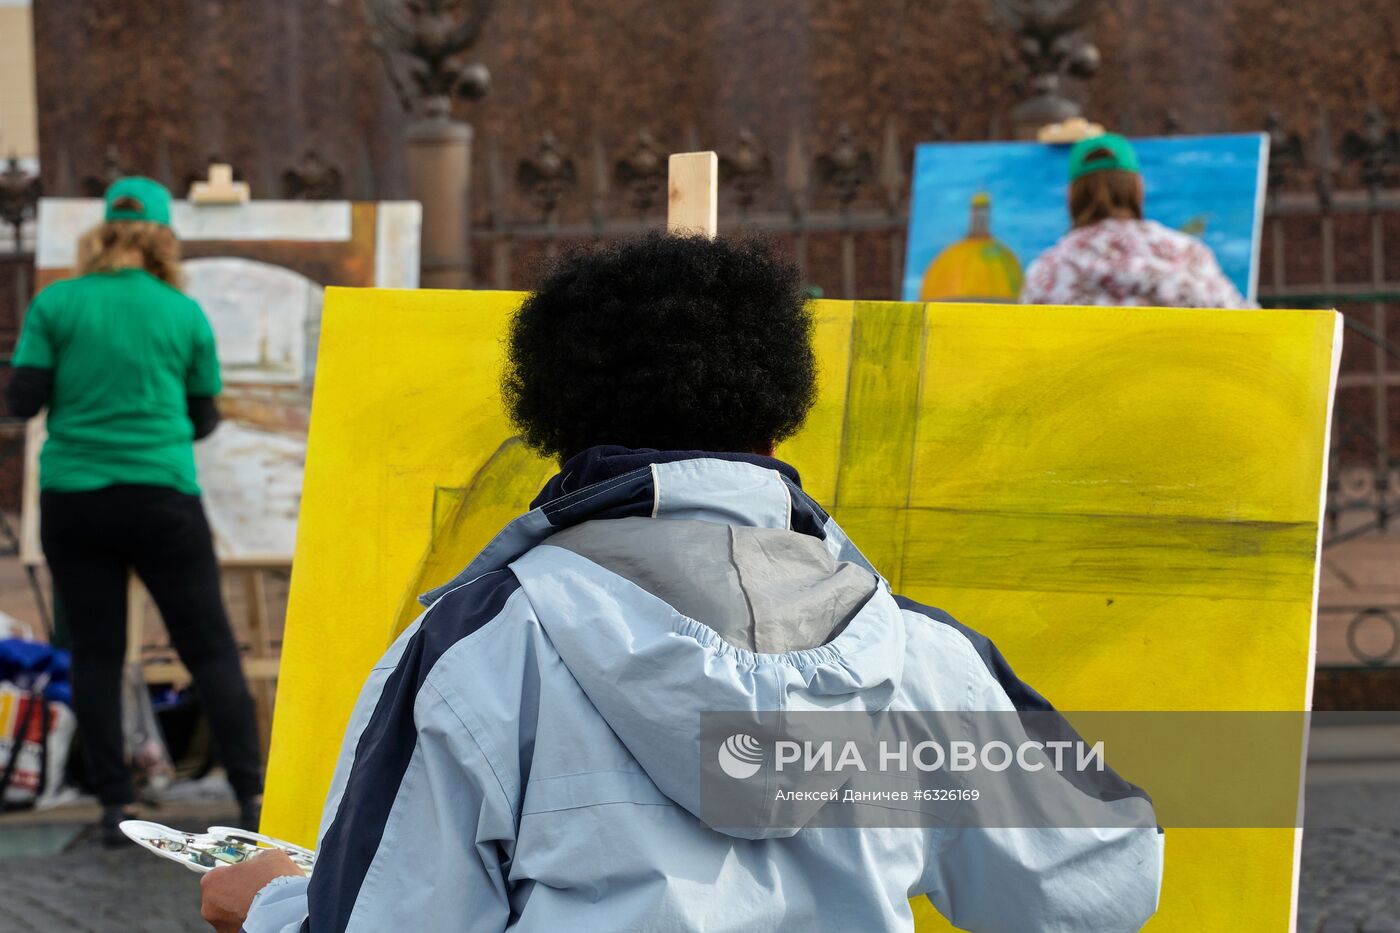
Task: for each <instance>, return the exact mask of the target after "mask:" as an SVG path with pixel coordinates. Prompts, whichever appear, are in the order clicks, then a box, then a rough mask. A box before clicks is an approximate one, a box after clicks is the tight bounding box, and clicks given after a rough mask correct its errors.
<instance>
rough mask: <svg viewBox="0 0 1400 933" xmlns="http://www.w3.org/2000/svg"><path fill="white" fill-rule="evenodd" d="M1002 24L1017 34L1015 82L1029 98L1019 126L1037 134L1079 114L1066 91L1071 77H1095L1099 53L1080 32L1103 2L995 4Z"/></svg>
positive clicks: (998, 0)
mask: <svg viewBox="0 0 1400 933" xmlns="http://www.w3.org/2000/svg"><path fill="white" fill-rule="evenodd" d="M991 2H992V9H993V11H994V12H995V13H996V15H997V16H998V17H999V18H1000V20H1001V21H1002V23H1003V24H1004V25H1006V26H1007V27H1008V28H1010V29H1011V31H1012V32H1014V33H1015V34H1016V56H1017V57H1019V59H1020V68H1019V72H1020V73H1019V74H1018V75H1017V76H1016V80H1015V84H1016V86H1017V88H1018V90H1019V91H1020V92H1021V93H1022V94H1025V95H1027V97H1026V99H1025V100H1022V101H1021V102H1020V103H1019V104H1017V105H1016V106H1015V107H1014V108H1013V109H1012V111H1011V119H1012V121H1013V122H1014V123H1015V124H1016V126H1017V127H1018V128H1022V129H1030V130H1034V129H1036V128H1039V127H1041V126H1045V125H1047V124H1050V123H1059V122H1061V121H1064V120H1068V119H1070V118H1072V117H1077V116H1080V111H1079V105H1078V104H1076V103H1074V101H1072V100H1070V99H1068V98H1067V97H1065V96H1064V95H1063V93H1062V91H1063V87H1062V82H1063V79H1064V78H1065V77H1066V76H1071V77H1076V78H1088V77H1091V76H1092V75H1093V74H1095V73H1096V72H1097V71H1098V70H1099V62H1100V56H1099V50H1098V47H1097V46H1095V45H1094V44H1093V43H1092V42H1090V41H1089V40H1088V39H1087V38H1085V37H1084V36H1083V35H1082V34H1081V33H1080V30H1081V29H1083V28H1084V27H1085V26H1087V25H1088V24H1089V23H1090V21H1092V20H1093V18H1094V16H1095V14H1097V13H1098V10H1099V6H1100V4H1101V2H1102V0H991Z"/></svg>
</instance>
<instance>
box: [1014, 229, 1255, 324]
mask: <svg viewBox="0 0 1400 933" xmlns="http://www.w3.org/2000/svg"><path fill="white" fill-rule="evenodd" d="M1021 301H1022V302H1023V303H1025V304H1038V305H1114V306H1124V305H1146V306H1152V307H1161V308H1246V307H1254V305H1252V304H1250V303H1249V302H1246V301H1245V300H1244V298H1243V297H1241V295H1240V293H1239V290H1238V289H1236V288H1235V286H1234V284H1233V283H1232V282H1231V281H1230V280H1229V279H1227V278H1226V277H1225V273H1224V272H1222V271H1221V270H1220V264H1219V263H1218V262H1216V260H1215V255H1214V254H1213V253H1212V252H1211V251H1210V248H1209V247H1208V246H1206V245H1205V244H1204V243H1202V242H1201V241H1200V240H1198V239H1196V238H1195V237H1193V236H1188V235H1187V234H1185V233H1181V232H1179V231H1176V230H1172V229H1169V228H1167V227H1164V226H1162V225H1161V224H1159V223H1157V222H1156V221H1155V220H1102V221H1099V222H1098V223H1096V224H1091V225H1090V226H1087V227H1079V228H1078V229H1075V230H1071V231H1070V232H1069V233H1067V234H1065V236H1063V237H1061V238H1060V241H1059V242H1058V243H1056V244H1055V245H1054V246H1052V247H1050V248H1049V249H1048V250H1046V251H1045V252H1044V253H1042V254H1041V255H1040V257H1039V258H1038V259H1036V261H1035V262H1033V263H1031V267H1030V270H1029V271H1028V272H1027V273H1026V284H1025V287H1024V288H1023V289H1022V291H1021Z"/></svg>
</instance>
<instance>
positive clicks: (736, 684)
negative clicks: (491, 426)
mask: <svg viewBox="0 0 1400 933" xmlns="http://www.w3.org/2000/svg"><path fill="white" fill-rule="evenodd" d="M508 360H509V362H508V366H507V370H506V374H505V377H504V384H503V394H504V398H505V401H506V405H507V408H508V410H509V412H510V415H511V417H512V419H513V420H514V422H515V424H516V426H517V428H518V429H519V432H520V434H521V436H522V437H523V438H524V439H525V441H526V442H527V443H528V444H530V445H531V446H532V447H534V448H535V449H537V450H539V451H541V452H543V453H545V454H547V455H549V456H551V457H553V458H555V459H557V460H558V461H559V464H560V468H559V473H558V475H557V476H556V477H554V478H553V479H552V480H550V481H549V483H548V484H547V485H546V486H545V488H544V490H543V491H542V492H541V493H540V495H539V497H538V498H537V499H536V500H535V502H534V503H533V507H532V508H531V510H530V511H529V512H527V513H526V514H524V515H522V516H520V517H519V518H517V519H516V520H514V521H512V522H511V523H510V524H508V525H507V526H506V527H505V528H504V529H502V530H501V532H500V533H499V534H498V535H497V536H496V537H495V538H494V539H493V540H492V542H491V543H490V545H488V546H487V547H486V549H485V550H483V551H482V552H481V554H480V555H479V556H477V557H476V558H475V559H474V560H473V561H472V562H471V563H470V564H469V565H468V566H467V567H466V568H465V569H464V570H463V571H462V572H461V573H460V574H459V575H458V576H457V578H456V579H454V580H452V581H451V582H450V583H448V584H447V585H445V586H443V587H441V588H439V589H438V590H435V591H434V592H432V593H429V594H427V595H426V596H425V597H424V604H425V605H426V606H427V607H428V608H427V610H426V611H425V612H424V613H423V615H422V616H421V617H420V618H419V619H418V621H417V622H415V623H414V624H413V626H411V627H410V628H409V629H408V630H407V631H406V632H404V634H403V635H402V637H400V638H399V639H398V641H397V642H396V643H395V644H394V645H393V647H391V648H390V649H389V651H388V653H387V654H386V655H385V657H384V658H383V660H382V661H381V662H380V663H379V664H378V665H377V666H376V667H375V669H374V671H373V672H372V673H371V675H370V678H369V681H368V683H367V684H366V686H365V688H364V692H363V694H362V696H361V699H360V701H359V703H358V705H357V707H356V709H355V712H354V714H353V716H352V718H351V721H350V726H349V728H348V730H347V735H346V738H345V742H344V746H343V750H342V755H341V760H340V763H339V766H338V768H337V771H336V775H335V779H334V781H333V784H332V787H331V792H330V795H329V799H328V801H327V803H326V808H325V812H324V815H323V818H322V830H321V838H320V844H319V853H318V859H317V862H316V867H315V871H314V874H313V875H312V877H310V878H309V879H307V878H303V877H301V875H300V872H299V871H298V870H297V869H296V868H295V866H292V865H291V864H290V862H289V861H288V860H287V859H285V858H281V857H280V856H277V855H266V856H260V857H258V858H256V859H253V860H251V861H249V862H248V863H246V864H244V865H240V866H234V867H231V868H225V869H219V870H217V871H214V872H211V873H210V874H208V875H206V876H205V882H204V884H205V899H204V911H205V917H206V919H208V920H209V921H210V922H211V923H212V924H213V925H214V926H215V927H216V928H217V929H221V930H237V929H240V927H241V928H242V929H245V930H247V931H248V933H268V931H285V933H292V931H310V933H323V931H326V933H330V931H335V933H340V931H346V930H392V929H404V930H415V931H437V930H454V931H461V930H466V931H483V933H484V931H493V933H495V931H504V930H506V929H512V930H550V931H553V930H570V931H637V930H654V931H700V930H705V931H753V930H795V931H796V930H800V931H823V930H831V931H857V930H859V931H873V930H909V929H911V928H912V923H913V920H912V913H911V908H910V903H909V899H910V898H911V897H916V896H919V895H927V896H928V897H929V898H930V899H931V900H932V901H933V903H934V904H935V905H936V906H937V907H938V909H939V910H941V911H942V912H943V913H944V914H945V915H946V916H947V917H949V918H950V919H951V920H952V921H953V922H954V923H956V924H957V925H958V926H960V927H962V928H964V929H969V930H978V931H993V933H995V931H1008V933H1009V931H1017V933H1026V931H1087V930H1094V931H1097V933H1105V931H1128V930H1136V929H1138V928H1140V927H1141V926H1142V924H1143V923H1144V922H1146V920H1147V919H1148V917H1150V916H1151V915H1152V913H1153V912H1154V910H1155V909H1156V903H1157V894H1158V888H1159V884H1160V879H1161V868H1162V851H1163V849H1162V837H1161V835H1160V833H1159V831H1158V830H1157V829H1156V828H1155V825H1154V820H1153V818H1152V810H1151V806H1150V803H1149V802H1148V801H1147V800H1146V799H1145V797H1144V795H1142V794H1141V792H1140V791H1138V790H1137V789H1136V788H1133V787H1132V786H1131V785H1128V784H1126V783H1125V782H1121V781H1119V780H1117V779H1116V777H1114V776H1111V777H1110V778H1109V779H1105V780H1104V781H1103V783H1102V785H1101V786H1100V788H1099V789H1098V790H1095V789H1094V788H1087V789H1084V788H1081V787H1077V786H1076V787H1071V785H1070V783H1069V780H1068V779H1067V778H1063V777H1061V776H1059V775H1056V776H1054V777H1053V778H1051V779H1050V780H1052V781H1053V782H1055V783H1056V786H1058V787H1060V791H1059V792H1061V793H1063V794H1065V795H1066V797H1067V798H1068V797H1076V796H1077V797H1078V798H1083V799H1085V800H1088V799H1091V798H1093V797H1094V794H1100V796H1099V797H1097V798H1094V799H1095V803H1096V805H1097V804H1098V803H1099V802H1100V801H1108V802H1106V803H1103V804H1102V805H1103V806H1105V807H1109V808H1113V809H1114V812H1115V814H1117V816H1118V817H1121V816H1122V815H1123V814H1124V813H1131V814H1132V815H1133V819H1132V820H1129V821H1115V822H1112V823H1109V824H1106V825H1110V826H1112V827H1116V828H1059V827H1055V826H1043V825H1042V826H1039V827H1038V828H1015V827H1010V828H1007V827H1006V826H1005V825H1004V824H1003V826H1002V828H997V827H996V826H987V825H982V826H979V825H975V824H968V825H960V826H949V825H942V826H937V827H936V828H935V827H931V826H930V825H929V822H928V821H927V820H919V819H913V818H911V819H908V820H898V819H896V820H891V819H889V813H890V812H891V811H887V810H884V811H879V812H880V813H881V814H883V818H882V819H878V820H873V819H872V820H864V821H862V820H860V819H856V820H854V821H853V820H851V819H850V818H849V817H845V818H843V817H842V816H841V815H840V814H836V813H834V812H833V811H834V810H835V809H836V808H837V804H836V802H835V801H833V800H831V799H830V797H829V796H826V795H824V794H820V793H805V792H804V793H800V794H798V795H797V796H796V797H788V798H786V799H788V800H790V801H791V800H794V799H796V800H799V801H802V802H799V803H795V804H792V805H790V806H785V807H773V806H771V805H766V804H765V805H760V806H758V807H757V808H756V810H753V811H749V810H746V809H745V807H744V806H742V805H736V806H730V804H735V803H736V802H737V803H738V804H743V802H745V801H753V800H759V801H768V800H771V799H773V794H772V787H773V785H771V784H769V783H767V782H768V781H770V780H773V779H778V778H777V776H775V774H774V772H773V770H772V766H773V764H774V760H773V756H771V755H769V754H768V753H767V751H766V750H765V746H764V744H763V742H761V741H759V740H758V739H755V738H754V737H753V736H752V735H749V734H747V733H746V732H743V733H741V732H736V733H735V734H732V735H730V736H729V738H728V739H727V740H726V741H724V742H723V744H722V746H720V747H718V748H717V747H716V745H714V744H711V743H710V742H709V741H708V739H704V740H703V741H702V720H704V718H705V717H706V716H713V715H716V714H717V713H719V712H723V713H725V714H734V715H741V716H750V717H757V716H760V715H761V714H768V715H770V716H772V715H778V714H782V715H787V714H790V713H804V712H812V711H822V715H825V714H826V713H827V712H833V713H840V712H844V713H847V714H852V713H856V714H862V715H864V716H870V715H874V714H882V713H885V712H897V711H935V712H938V713H952V714H962V713H963V712H967V711H979V710H991V711H999V712H1002V713H1009V714H1012V716H1013V720H1014V719H1015V718H1016V714H1018V713H1021V714H1026V715H1032V714H1037V713H1038V714H1049V715H1050V716H1054V715H1055V714H1054V713H1053V710H1052V708H1051V707H1050V706H1049V704H1048V703H1047V702H1046V701H1045V700H1044V699H1043V698H1042V697H1040V695H1039V694H1037V693H1036V692H1035V691H1034V690H1032V689H1031V688H1030V687H1028V686H1027V685H1025V684H1024V683H1022V682H1021V681H1019V680H1017V679H1016V677H1015V675H1014V674H1013V673H1012V672H1011V668H1010V666H1009V665H1008V664H1007V662H1006V660H1005V659H1004V658H1002V656H1001V655H1000V654H999V653H998V652H997V651H996V649H995V648H994V647H993V646H992V645H991V644H990V643H989V642H988V641H987V640H986V639H985V638H983V637H982V636H980V635H978V634H977V633H975V632H974V631H972V630H971V629H969V628H967V627H966V626H963V625H961V624H960V623H958V622H956V621H954V620H953V619H952V618H951V617H949V616H948V615H947V614H945V613H943V612H941V611H939V610H936V609H931V608H928V607H925V606H921V605H918V604H916V603H913V602H911V601H909V600H906V599H903V598H902V597H896V596H895V595H894V594H893V593H891V592H890V589H889V586H888V584H887V583H886V581H885V580H884V579H883V578H882V577H881V576H880V575H879V573H878V572H877V571H876V570H875V569H874V568H873V567H872V566H871V565H870V564H869V563H868V562H867V561H866V560H865V558H864V557H862V556H861V554H860V552H859V551H858V550H857V549H856V548H855V546H854V545H853V544H852V543H851V542H850V540H849V539H848V538H847V537H846V535H845V534H844V533H843V532H842V531H841V529H840V528H839V527H838V526H837V524H836V523H835V522H834V521H833V520H832V519H831V518H830V517H829V516H828V515H827V514H826V512H825V511H823V509H822V508H821V506H820V505H819V504H818V503H816V502H815V501H813V500H812V499H811V498H810V497H809V496H807V495H806V494H805V493H804V492H803V490H802V485H801V481H800V478H799V476H798V473H797V471H796V470H794V469H793V468H792V467H791V466H789V465H788V464H786V463H783V462H781V461H780V460H777V459H774V457H773V451H774V447H775V445H776V444H777V443H778V442H780V441H782V440H783V439H785V438H787V437H789V436H791V435H792V434H793V433H794V432H795V431H797V430H798V428H799V427H800V426H801V425H802V421H803V418H804V417H805V416H806V414H807V412H808V411H809V410H810V408H811V407H812V403H813V400H814V398H815V394H816V377H817V373H816V364H815V358H814V355H813V351H812V318H811V314H810V312H809V310H808V308H807V306H806V302H805V300H804V296H803V290H802V287H801V283H800V280H799V277H798V273H797V271H796V270H795V269H794V268H793V267H792V266H791V265H790V264H789V263H787V262H785V261H783V260H781V259H779V258H778V257H777V256H776V255H775V254H774V253H773V251H772V250H771V248H769V247H768V246H765V245H764V244H762V243H755V242H743V241H737V240H725V239H717V240H709V239H705V238H701V237H664V236H649V237H645V238H641V239H636V240H630V241H627V242H622V243H618V244H615V245H612V246H609V247H606V248H603V249H598V250H593V251H585V252H578V253H574V254H572V255H569V256H567V257H565V258H564V259H563V260H562V261H560V262H559V263H558V264H557V265H556V266H555V267H554V269H553V271H552V272H551V273H550V274H549V275H548V276H547V277H546V278H545V279H544V280H543V281H542V282H541V284H540V286H539V287H538V288H537V289H536V290H535V291H534V292H533V293H532V294H531V295H530V296H529V297H528V298H527V299H526V300H525V301H524V303H523V304H522V305H521V307H520V310H519V312H518V313H517V314H516V316H515V318H514V321H513V322H512V325H511V328H510V333H509V336H508ZM746 721H747V720H746ZM1027 728H1029V727H1027ZM702 746H703V747H702ZM716 764H718V766H719V768H720V769H721V770H720V771H715V770H714V768H715V766H716ZM765 769H767V770H765ZM760 775H761V776H760ZM777 786H779V787H780V788H781V786H782V785H777ZM1104 787H1106V788H1107V791H1108V792H1107V793H1100V792H1101V791H1102V790H1103V788H1104ZM799 789H800V785H799ZM781 793H782V792H781V789H780V796H781ZM755 795H756V796H755ZM716 801H718V802H719V806H718V809H716V807H715V802H716ZM870 812H874V811H870ZM755 813H757V814H758V816H757V817H756V816H755ZM1075 825H1077V826H1079V827H1097V826H1099V824H1096V823H1092V822H1090V823H1084V822H1079V823H1077V824H1075ZM250 902H251V910H250V909H249V904H250Z"/></svg>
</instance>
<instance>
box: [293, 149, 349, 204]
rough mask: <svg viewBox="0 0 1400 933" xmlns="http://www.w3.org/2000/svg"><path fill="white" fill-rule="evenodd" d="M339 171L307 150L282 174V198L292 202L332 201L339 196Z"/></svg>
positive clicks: (313, 152) (340, 188)
mask: <svg viewBox="0 0 1400 933" xmlns="http://www.w3.org/2000/svg"><path fill="white" fill-rule="evenodd" d="M342 188H343V186H342V184H341V176H340V169H338V168H336V167H335V166H334V165H331V164H330V163H329V162H327V161H326V160H325V159H323V158H321V154H320V153H319V152H317V151H316V150H315V149H308V150H306V152H305V153H304V154H303V155H302V157H301V158H300V159H299V160H298V161H297V164H296V165H293V166H292V167H291V168H289V169H287V170H286V171H285V172H283V173H282V196H283V197H285V198H289V199H291V200H293V201H333V200H335V199H337V198H339V197H340V196H341V191H342Z"/></svg>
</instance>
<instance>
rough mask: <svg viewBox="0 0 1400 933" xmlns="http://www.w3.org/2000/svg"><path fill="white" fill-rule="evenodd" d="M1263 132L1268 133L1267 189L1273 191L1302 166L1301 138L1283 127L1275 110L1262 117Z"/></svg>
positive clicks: (1305, 161) (1284, 183) (1303, 161)
mask: <svg viewBox="0 0 1400 933" xmlns="http://www.w3.org/2000/svg"><path fill="white" fill-rule="evenodd" d="M1264 132H1265V133H1268V134H1269V191H1270V192H1271V193H1272V192H1275V191H1277V190H1279V189H1281V188H1282V187H1283V186H1284V185H1286V184H1288V182H1289V180H1290V179H1291V177H1292V175H1293V173H1294V172H1296V171H1298V170H1299V169H1301V168H1303V167H1304V165H1306V164H1307V160H1306V158H1305V157H1304V155H1303V138H1302V137H1301V136H1299V135H1298V134H1297V133H1294V132H1290V131H1288V130H1285V129H1284V128H1283V121H1282V120H1281V119H1280V118H1279V115H1278V111H1277V110H1270V111H1269V115H1268V116H1266V117H1265V118H1264Z"/></svg>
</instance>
